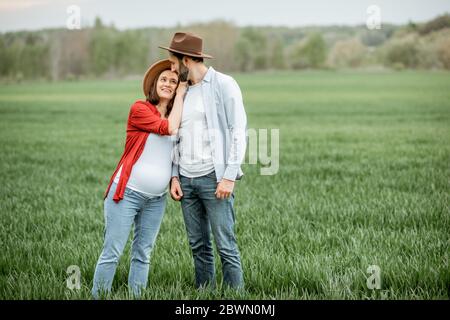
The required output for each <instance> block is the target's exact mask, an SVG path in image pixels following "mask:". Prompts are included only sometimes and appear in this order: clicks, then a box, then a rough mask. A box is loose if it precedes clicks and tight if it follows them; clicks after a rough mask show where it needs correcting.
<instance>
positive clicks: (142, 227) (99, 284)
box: [92, 183, 166, 299]
mask: <svg viewBox="0 0 450 320" xmlns="http://www.w3.org/2000/svg"><path fill="white" fill-rule="evenodd" d="M116 187H117V184H116V183H113V185H112V186H111V188H110V190H109V193H108V196H107V197H106V199H105V201H104V215H105V230H104V244H103V250H102V253H101V255H100V257H99V259H98V262H97V266H96V268H95V274H94V281H93V282H94V283H93V287H92V296H93V297H94V298H95V299H98V298H100V296H101V295H102V294H108V293H110V292H111V286H112V281H113V278H114V274H115V272H116V268H117V264H118V262H119V258H120V256H121V255H122V253H123V250H124V248H125V245H126V243H127V240H128V236H129V234H130V231H131V227H132V225H133V223H134V237H133V244H132V249H131V250H132V252H131V264H130V272H129V276H128V287H129V289H130V291H131V293H132V294H133V295H134V296H136V297H139V296H140V294H141V290H142V288H145V287H146V286H147V279H148V273H149V267H150V254H151V251H152V249H153V247H154V244H155V240H156V237H157V235H158V232H159V227H160V225H161V221H162V218H163V215H164V209H165V205H166V195H165V194H164V195H162V196H158V197H148V196H145V195H143V194H142V193H140V192H137V191H134V190H131V189H129V188H126V189H125V194H124V197H123V199H122V200H121V201H120V202H119V203H116V202H114V201H113V199H112V198H113V195H114V192H115V191H116Z"/></svg>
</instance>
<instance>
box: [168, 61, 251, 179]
mask: <svg viewBox="0 0 450 320" xmlns="http://www.w3.org/2000/svg"><path fill="white" fill-rule="evenodd" d="M201 83H202V95H203V103H204V105H205V114H206V122H207V127H208V135H209V139H210V144H211V153H212V156H213V161H214V169H215V171H216V177H217V181H218V182H219V181H220V180H222V178H225V179H228V180H232V181H234V180H236V179H240V178H241V177H242V176H243V174H244V173H243V172H242V169H241V163H242V162H243V161H244V157H245V149H246V147H247V135H246V130H247V115H246V114H245V109H244V103H243V101H242V93H241V89H240V88H239V85H238V84H237V82H236V80H234V79H233V78H232V77H230V76H228V75H225V74H223V73H221V72H218V71H216V70H214V68H213V67H209V69H208V71H207V72H206V74H205V76H204V77H203V80H202V81H201ZM179 139H180V137H178V138H177V141H179ZM179 157H180V154H179V150H178V143H177V145H176V147H175V148H174V158H173V164H172V177H174V176H176V177H178V174H179V172H178V163H179Z"/></svg>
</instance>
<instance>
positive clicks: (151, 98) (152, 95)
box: [147, 69, 175, 118]
mask: <svg viewBox="0 0 450 320" xmlns="http://www.w3.org/2000/svg"><path fill="white" fill-rule="evenodd" d="M166 70H170V69H165V70H162V71H161V72H160V73H158V75H157V76H156V77H155V81H153V83H152V85H151V87H150V92H149V93H148V98H147V101H148V102H150V103H151V104H153V105H154V106H155V107H156V105H157V104H158V103H159V96H158V92H157V91H156V86H157V84H158V80H159V76H160V75H161V73H163V72H164V71H166ZM174 100H175V95H174V96H173V98H172V99H170V101H169V103H168V104H167V109H166V114H165V115H164V117H166V118H167V117H168V116H169V114H170V112H171V111H172V108H173V101H174Z"/></svg>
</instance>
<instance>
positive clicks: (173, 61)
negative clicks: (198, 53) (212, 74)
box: [169, 54, 189, 82]
mask: <svg viewBox="0 0 450 320" xmlns="http://www.w3.org/2000/svg"><path fill="white" fill-rule="evenodd" d="M169 61H170V68H171V70H172V71H173V72H175V73H176V74H178V76H179V79H180V81H181V82H185V81H187V80H188V77H189V69H188V68H187V67H186V66H185V65H184V63H183V62H182V61H180V60H178V58H177V57H175V56H174V55H173V54H170V55H169Z"/></svg>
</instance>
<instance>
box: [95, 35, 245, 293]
mask: <svg viewBox="0 0 450 320" xmlns="http://www.w3.org/2000/svg"><path fill="white" fill-rule="evenodd" d="M160 48H162V49H165V50H168V51H169V59H167V60H161V61H158V62H156V63H155V64H153V65H152V66H151V67H150V68H149V69H148V71H147V72H146V74H145V77H144V82H143V89H144V94H145V96H146V98H147V99H146V101H136V102H135V103H134V104H133V105H132V106H131V109H130V113H129V116H128V122H127V137H126V142H125V151H124V153H123V155H122V157H121V159H120V161H119V163H118V165H117V168H116V170H115V171H114V174H113V175H112V177H111V180H110V182H109V185H108V188H107V190H106V192H105V200H104V216H105V229H104V243H103V249H102V252H101V255H100V257H99V259H98V262H97V266H96V269H95V274H94V280H93V287H92V295H93V297H94V298H100V297H101V296H102V295H103V294H108V293H110V291H111V286H112V282H113V278H114V274H115V271H116V268H117V264H118V261H119V258H120V256H121V255H122V253H123V250H124V247H125V245H126V243H127V240H128V236H129V234H130V231H131V228H132V226H133V225H134V237H133V242H132V253H131V264H130V272H129V276H128V287H129V290H130V292H131V293H132V294H133V295H134V296H136V297H139V296H140V295H141V292H142V289H144V288H145V287H146V286H147V279H148V273H149V266H150V255H151V251H152V249H153V247H154V244H155V240H156V238H157V235H158V231H159V228H160V225H161V221H162V218H163V215H164V209H165V206H166V194H167V189H168V186H169V185H170V188H169V189H170V195H171V197H172V199H174V200H176V201H180V200H181V208H182V212H183V217H184V222H185V227H186V231H187V236H188V240H189V245H190V247H191V250H192V255H193V260H194V267H195V282H196V287H198V288H200V287H204V286H207V285H210V286H212V287H214V286H215V270H214V253H213V247H212V236H213V237H214V241H215V243H216V247H217V251H218V253H219V255H220V259H221V262H222V271H223V282H224V285H225V286H229V287H231V288H235V289H240V288H243V285H244V282H243V274H242V267H241V259H240V254H239V249H238V246H237V242H236V236H235V232H234V222H235V220H234V219H235V217H234V208H233V202H234V193H233V189H234V184H235V180H237V179H240V178H241V177H242V175H243V173H242V170H241V168H240V165H241V163H242V161H243V160H244V156H245V149H246V135H245V130H246V123H247V118H246V114H245V110H244V106H243V101H242V95H241V91H240V88H239V86H238V84H237V83H236V81H235V80H234V79H233V78H232V77H230V76H228V75H224V74H222V73H220V72H217V71H215V70H214V69H213V68H212V67H209V68H208V67H207V66H206V65H205V64H204V63H203V59H205V58H212V57H211V56H210V55H207V54H205V53H203V41H202V39H201V38H200V37H198V36H196V35H194V34H192V33H182V32H178V33H175V35H174V36H173V38H172V42H171V44H170V46H169V47H160ZM174 138H175V139H174ZM211 234H212V236H211Z"/></svg>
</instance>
